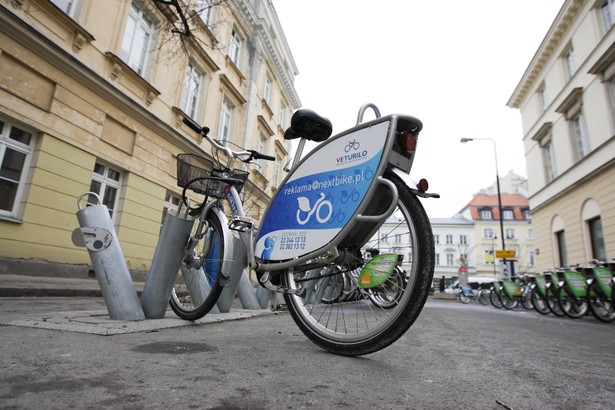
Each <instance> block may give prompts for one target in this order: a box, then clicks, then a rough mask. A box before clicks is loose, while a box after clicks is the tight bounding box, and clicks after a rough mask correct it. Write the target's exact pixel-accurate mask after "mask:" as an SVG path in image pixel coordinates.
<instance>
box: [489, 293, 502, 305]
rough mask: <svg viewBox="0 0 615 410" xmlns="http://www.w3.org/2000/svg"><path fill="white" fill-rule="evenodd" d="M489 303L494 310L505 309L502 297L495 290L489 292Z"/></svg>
mask: <svg viewBox="0 0 615 410" xmlns="http://www.w3.org/2000/svg"><path fill="white" fill-rule="evenodd" d="M489 301H490V302H491V305H492V306H493V307H494V308H498V309H502V308H503V307H504V305H502V300H501V299H500V295H498V294H497V293H496V292H495V290H492V291H491V292H489Z"/></svg>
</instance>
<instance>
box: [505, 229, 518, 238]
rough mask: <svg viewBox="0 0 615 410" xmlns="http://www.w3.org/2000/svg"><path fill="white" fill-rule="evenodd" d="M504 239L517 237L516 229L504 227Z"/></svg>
mask: <svg viewBox="0 0 615 410" xmlns="http://www.w3.org/2000/svg"><path fill="white" fill-rule="evenodd" d="M505 235H506V239H517V231H516V230H515V229H513V228H506V231H505Z"/></svg>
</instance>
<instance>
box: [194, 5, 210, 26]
mask: <svg viewBox="0 0 615 410" xmlns="http://www.w3.org/2000/svg"><path fill="white" fill-rule="evenodd" d="M194 8H195V10H196V12H197V14H198V15H199V17H200V18H201V20H202V21H203V23H205V25H206V26H208V27H209V26H210V25H211V23H212V20H213V19H212V17H213V8H214V7H213V3H212V0H196V4H195V7H194Z"/></svg>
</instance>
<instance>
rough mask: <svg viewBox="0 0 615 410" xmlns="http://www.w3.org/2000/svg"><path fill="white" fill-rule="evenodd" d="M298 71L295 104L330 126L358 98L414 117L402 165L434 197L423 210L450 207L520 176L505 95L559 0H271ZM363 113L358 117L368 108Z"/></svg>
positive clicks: (348, 119) (343, 123)
mask: <svg viewBox="0 0 615 410" xmlns="http://www.w3.org/2000/svg"><path fill="white" fill-rule="evenodd" d="M273 3H274V7H275V9H276V11H277V14H278V17H279V19H280V22H281V24H282V28H283V29H284V33H285V34H286V38H287V40H288V43H289V45H290V49H291V51H292V54H293V57H294V59H295V62H296V64H297V67H298V70H299V75H298V76H297V77H296V80H295V88H296V89H297V92H298V94H299V98H300V99H301V103H302V105H303V106H304V107H306V108H310V109H313V110H315V111H317V112H318V113H320V114H321V115H323V116H325V117H328V118H329V119H330V120H331V121H332V123H333V132H334V133H337V132H340V131H343V130H345V129H347V128H349V127H352V126H354V125H355V123H356V121H357V114H358V110H359V108H360V106H361V105H362V104H364V103H368V102H370V103H374V104H376V105H377V106H378V108H379V109H380V112H381V113H382V115H387V114H392V113H400V114H408V115H413V116H415V117H418V118H419V119H421V120H422V121H423V124H424V128H423V132H422V133H421V135H420V137H419V145H418V150H417V154H416V159H415V162H414V166H413V168H412V171H411V173H410V175H411V176H412V177H413V179H414V180H417V181H418V179H420V178H422V177H425V178H427V179H428V181H429V183H430V191H432V192H437V193H439V194H440V195H441V198H440V199H426V200H423V201H422V202H423V205H424V206H425V209H426V210H427V213H428V215H429V216H430V217H440V218H441V217H452V216H453V215H454V214H455V213H457V212H458V211H459V210H461V209H462V208H463V207H464V206H465V205H466V204H467V203H468V202H469V201H470V200H471V199H472V195H473V194H474V193H475V192H477V191H478V190H479V189H481V188H486V187H488V186H489V185H491V184H492V183H493V182H495V160H494V154H493V144H492V143H491V142H489V141H474V142H471V143H467V144H461V143H460V142H459V139H460V138H461V137H468V138H472V137H473V138H493V139H495V140H496V145H497V153H498V162H499V173H500V178H502V177H503V176H505V175H506V174H507V173H508V171H509V170H513V171H514V172H516V173H517V174H520V175H523V176H527V171H526V167H525V158H524V152H523V151H524V149H523V142H522V138H523V134H522V128H521V115H520V113H519V111H518V110H514V109H511V108H508V107H507V106H506V103H507V102H508V99H509V98H510V96H511V95H512V93H513V91H514V90H515V88H516V86H517V84H518V83H519V80H520V79H521V76H522V75H523V73H524V72H525V69H526V68H527V66H528V64H529V63H530V61H531V59H532V57H533V56H534V54H535V52H536V50H537V49H538V46H539V45H540V43H541V42H542V40H543V38H544V36H545V35H546V33H547V31H548V30H549V28H550V26H551V24H552V22H553V20H554V19H555V17H556V16H557V13H558V12H559V10H560V8H561V6H562V5H563V3H564V0H464V1H459V0H438V1H435V0H378V1H373V0H370V1H367V0H310V1H296V0H273ZM370 115H371V112H369V115H368V114H366V116H365V119H371V118H373V116H370Z"/></svg>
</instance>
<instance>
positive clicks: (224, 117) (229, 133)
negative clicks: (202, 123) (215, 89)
mask: <svg viewBox="0 0 615 410" xmlns="http://www.w3.org/2000/svg"><path fill="white" fill-rule="evenodd" d="M234 113H235V106H234V105H233V104H231V102H230V101H229V100H228V99H226V98H224V99H223V100H222V106H221V108H220V128H219V129H218V138H219V139H220V141H221V142H222V143H223V144H224V143H226V142H232V141H233V122H234V121H233V120H234Z"/></svg>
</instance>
